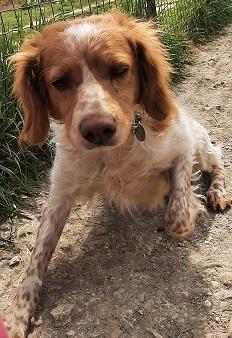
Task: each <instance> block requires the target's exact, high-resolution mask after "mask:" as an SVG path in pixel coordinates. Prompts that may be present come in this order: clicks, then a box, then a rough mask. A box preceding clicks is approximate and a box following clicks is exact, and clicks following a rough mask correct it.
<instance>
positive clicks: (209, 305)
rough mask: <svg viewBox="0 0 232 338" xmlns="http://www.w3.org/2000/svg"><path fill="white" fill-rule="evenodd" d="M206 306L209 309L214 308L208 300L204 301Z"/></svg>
mask: <svg viewBox="0 0 232 338" xmlns="http://www.w3.org/2000/svg"><path fill="white" fill-rule="evenodd" d="M204 304H205V306H206V307H208V308H210V307H212V303H211V302H210V301H209V300H208V299H206V300H205V301H204Z"/></svg>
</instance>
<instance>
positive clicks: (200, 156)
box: [8, 13, 231, 338]
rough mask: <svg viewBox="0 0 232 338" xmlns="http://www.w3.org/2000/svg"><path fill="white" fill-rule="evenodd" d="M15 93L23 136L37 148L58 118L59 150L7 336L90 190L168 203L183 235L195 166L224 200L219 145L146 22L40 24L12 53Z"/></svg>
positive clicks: (20, 327) (22, 327)
mask: <svg viewBox="0 0 232 338" xmlns="http://www.w3.org/2000/svg"><path fill="white" fill-rule="evenodd" d="M11 62H13V63H14V65H15V77H14V85H13V91H14V93H15V94H16V96H17V97H18V98H19V101H20V102H21V104H22V107H23V111H24V125H23V129H22V131H21V134H20V140H21V141H26V142H28V143H30V144H36V145H40V144H42V143H43V142H44V140H45V139H46V137H47V135H48V131H49V123H50V122H49V121H50V119H53V121H55V128H54V130H55V135H56V136H55V137H56V156H55V161H54V166H53V170H52V174H51V189H50V194H49V200H48V206H47V208H46V210H45V211H44V213H43V216H42V219H41V222H40V225H39V228H38V234H37V240H36V243H35V247H34V249H33V252H32V256H31V260H30V264H29V266H28V268H27V270H26V272H25V276H24V278H23V281H22V283H21V284H20V286H19V288H18V291H17V295H16V301H15V305H14V307H13V308H12V309H13V310H12V312H11V313H10V314H9V315H10V319H9V321H8V330H9V332H10V337H11V338H13V337H14V338H23V337H25V336H26V335H27V329H28V324H29V322H30V319H31V317H32V316H33V314H34V311H35V308H36V305H37V303H38V301H39V293H40V290H41V286H42V281H43V278H44V276H45V273H46V270H47V267H48V264H49V261H50V259H51V256H52V253H53V251H54V250H55V247H56V244H57V242H58V240H59V237H60V235H61V233H62V230H63V227H64V225H65V222H66V220H67V218H68V215H69V213H70V210H71V208H72V207H73V205H74V203H75V201H76V200H77V199H78V200H79V201H80V200H85V199H90V198H91V197H92V196H93V195H94V194H95V193H100V194H101V195H103V196H104V198H105V199H106V200H107V201H109V203H113V204H114V205H115V206H116V207H117V208H118V209H119V210H120V211H121V212H130V213H133V212H134V211H135V210H147V209H148V210H155V209H157V208H158V207H160V206H164V205H165V202H164V201H165V200H166V197H168V204H167V210H166V231H167V233H168V234H169V235H170V236H172V237H174V238H177V239H182V238H185V237H186V236H188V235H190V234H191V233H192V232H193V230H194V227H195V221H196V217H197V215H198V214H199V212H201V211H203V210H204V206H203V205H202V203H201V200H200V199H199V198H198V196H197V194H196V193H195V192H194V188H193V187H192V186H191V177H192V174H193V170H195V169H193V168H196V169H199V170H202V171H206V172H208V173H209V174H210V176H211V183H210V187H209V190H208V192H207V202H208V205H209V206H210V207H211V208H212V209H213V210H224V209H226V208H227V206H229V205H230V204H231V199H230V197H229V196H228V194H227V192H226V189H225V175H224V167H223V161H222V156H221V151H220V149H219V148H218V147H217V146H215V145H214V144H212V143H211V141H210V138H209V136H208V134H207V131H206V130H205V129H204V127H202V126H201V125H200V124H199V123H198V122H197V121H196V120H194V119H193V118H192V117H191V116H190V115H188V114H187V113H185V112H184V111H183V110H182V109H181V108H180V107H178V105H177V104H176V103H175V99H174V97H173V93H172V91H171V87H170V74H171V72H172V69H171V67H170V64H169V61H168V55H167V52H166V51H165V48H164V47H163V46H162V44H161V43H160V42H159V39H158V37H157V32H156V31H155V30H154V24H153V23H152V22H142V21H136V20H133V19H129V18H128V17H126V16H125V15H124V14H122V13H113V14H104V15H98V16H91V17H88V18H84V19H76V20H73V21H70V22H60V23H55V24H52V25H50V26H48V27H46V28H45V29H44V30H43V31H42V32H41V33H35V34H34V35H33V36H32V37H31V38H29V39H28V40H26V41H25V42H24V43H23V45H22V47H21V50H20V51H19V52H18V53H16V54H15V55H13V56H12V57H11Z"/></svg>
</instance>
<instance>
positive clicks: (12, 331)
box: [5, 316, 28, 338]
mask: <svg viewBox="0 0 232 338" xmlns="http://www.w3.org/2000/svg"><path fill="white" fill-rule="evenodd" d="M5 325H6V328H7V333H8V337H9V338H26V337H27V331H28V324H27V323H26V322H25V321H23V320H22V321H20V320H19V319H16V318H15V317H14V316H10V317H7V318H6V321H5Z"/></svg>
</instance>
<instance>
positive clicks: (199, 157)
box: [52, 111, 220, 211]
mask: <svg viewBox="0 0 232 338" xmlns="http://www.w3.org/2000/svg"><path fill="white" fill-rule="evenodd" d="M143 123H144V127H145V130H146V139H145V141H144V142H140V141H138V140H137V139H136V137H135V136H134V135H132V134H131V136H130V137H129V138H128V140H127V142H126V144H123V145H122V146H119V147H118V148H114V149H109V150H105V151H104V152H101V151H99V152H97V151H96V152H94V151H89V150H86V149H78V151H77V150H76V149H74V148H72V145H71V144H70V142H69V141H68V138H67V135H66V131H65V128H64V126H63V125H57V126H56V128H55V133H56V138H57V141H58V145H57V153H56V159H55V164H54V168H53V172H52V185H53V186H54V187H56V189H55V190H56V193H57V190H61V191H63V190H65V191H66V192H67V191H69V189H70V193H71V194H73V193H74V192H76V194H77V195H78V198H89V197H90V196H92V195H93V194H94V193H101V194H103V195H104V196H105V198H106V199H107V200H108V201H111V202H114V203H116V205H117V206H118V207H119V209H121V210H122V211H124V210H129V211H130V210H133V209H137V208H139V205H136V201H138V199H139V196H140V195H141V194H142V193H143V192H144V190H145V189H148V188H149V187H146V181H148V179H150V177H151V176H152V175H154V176H155V177H156V175H159V174H160V173H161V172H163V171H165V170H168V169H170V168H172V167H173V166H174V163H175V162H176V160H177V159H178V158H180V157H185V158H186V159H187V160H188V162H189V165H190V171H191V170H192V165H193V162H194V161H198V162H199V165H200V166H201V168H204V167H208V166H209V164H208V161H209V160H210V159H209V158H210V156H212V160H213V162H214V163H215V156H216V153H217V150H216V149H215V147H213V146H212V144H211V142H210V140H209V137H208V134H207V132H206V130H205V129H204V128H203V127H202V126H201V125H199V123H198V122H196V121H195V120H193V119H192V117H191V116H189V115H188V114H186V113H185V112H184V111H182V112H181V113H180V116H179V118H178V119H176V120H174V121H173V122H172V124H171V126H170V128H169V129H168V131H166V132H165V133H163V134H162V133H161V134H157V135H156V136H154V132H153V131H151V130H150V129H149V127H148V126H147V125H146V118H144V121H143ZM212 147H213V148H212ZM210 149H211V150H212V154H209V153H208V152H209V150H210ZM217 156H218V155H217ZM217 160H218V161H219V160H220V159H219V158H218V159H217ZM204 162H207V163H204ZM132 168H133V169H132ZM128 172H131V175H130V176H129V177H128ZM180 174H181V173H180ZM190 175H191V173H190ZM61 194H62V192H61ZM154 195H155V187H154ZM155 206H156V205H155ZM155 206H154V207H155ZM147 209H152V204H151V205H150V204H149V202H148V204H147Z"/></svg>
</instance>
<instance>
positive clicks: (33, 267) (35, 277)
mask: <svg viewBox="0 0 232 338" xmlns="http://www.w3.org/2000/svg"><path fill="white" fill-rule="evenodd" d="M66 191H67V190H64V189H57V187H53V188H52V189H51V192H50V197H49V201H48V207H47V208H46V210H45V211H44V213H43V215H42V219H41V222H40V225H39V227H38V233H37V238H36V242H35V246H34V249H33V252H32V256H31V259H30V263H29V266H28V268H27V270H26V272H25V275H24V278H23V280H22V282H21V284H20V285H19V288H18V290H17V293H16V299H15V304H14V306H13V307H12V311H11V312H10V313H9V314H8V317H7V318H6V322H7V323H6V324H7V328H8V331H9V335H10V338H24V337H26V336H27V330H28V326H29V323H30V319H31V317H32V316H33V315H34V311H35V308H36V305H37V304H38V301H39V294H40V290H41V287H42V282H43V279H44V276H45V273H46V271H47V268H48V264H49V262H50V259H51V256H52V254H53V251H54V250H55V247H56V244H57V242H58V240H59V238H60V235H61V233H62V230H63V227H64V225H65V222H66V219H67V217H68V215H69V213H70V210H71V208H72V205H73V202H74V194H73V193H72V194H71V193H70V194H67V192H66Z"/></svg>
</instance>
